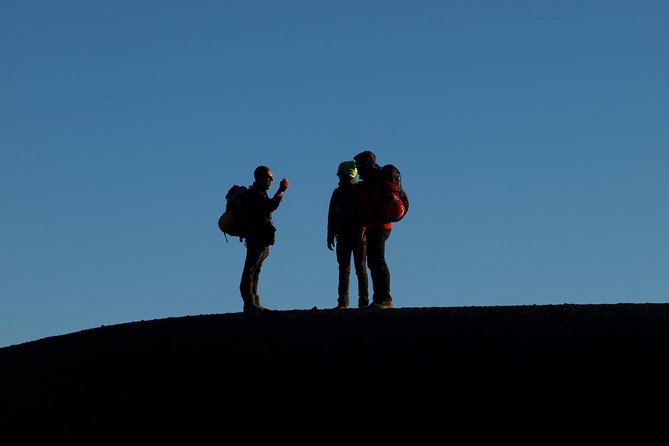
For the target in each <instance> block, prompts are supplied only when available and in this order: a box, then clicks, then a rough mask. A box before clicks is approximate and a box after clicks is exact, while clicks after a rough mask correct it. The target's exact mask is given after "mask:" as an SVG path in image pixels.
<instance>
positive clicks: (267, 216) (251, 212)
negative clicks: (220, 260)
mask: <svg viewBox="0 0 669 446" xmlns="http://www.w3.org/2000/svg"><path fill="white" fill-rule="evenodd" d="M253 178H254V181H253V184H252V185H251V187H249V190H248V191H247V192H246V194H245V196H244V200H245V209H246V214H247V217H248V221H249V231H248V234H247V235H246V240H245V244H246V259H245V260H244V269H243V271H242V278H241V281H240V283H239V291H240V293H241V296H242V300H243V301H244V313H260V312H265V311H269V310H268V309H267V308H265V307H263V306H262V305H261V304H260V296H259V295H258V280H259V278H260V270H261V268H262V265H263V262H264V261H265V259H267V256H268V255H269V247H270V246H271V245H273V244H274V240H275V232H276V228H275V227H274V224H273V222H272V212H274V211H275V210H276V209H277V208H278V207H279V205H280V204H281V200H282V198H283V194H284V193H285V192H286V190H287V189H288V180H287V179H285V178H284V179H282V180H281V181H280V183H279V188H278V189H277V191H276V193H275V194H274V196H273V197H272V198H270V197H269V195H268V194H267V191H268V190H269V188H270V186H271V185H272V182H273V181H274V176H273V175H272V170H271V169H270V168H269V167H267V166H258V167H256V169H255V170H254V172H253Z"/></svg>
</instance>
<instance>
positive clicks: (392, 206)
mask: <svg viewBox="0 0 669 446" xmlns="http://www.w3.org/2000/svg"><path fill="white" fill-rule="evenodd" d="M379 179H380V181H379V188H380V191H379V201H380V202H379V216H380V217H381V220H383V221H386V222H390V223H396V222H398V221H400V220H402V219H403V218H404V216H405V215H406V214H407V212H409V197H408V195H407V193H406V191H405V190H404V187H403V186H402V175H401V174H400V171H399V169H398V168H397V167H395V166H394V165H392V164H386V165H385V166H383V167H382V168H381V174H380V176H379Z"/></svg>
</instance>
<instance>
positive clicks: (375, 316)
mask: <svg viewBox="0 0 669 446" xmlns="http://www.w3.org/2000/svg"><path fill="white" fill-rule="evenodd" d="M668 347H669V304H603V305H571V304H565V305H532V306H499V307H453V308H441V307H440V308H396V309H392V310H357V309H351V310H343V311H342V310H295V311H275V312H271V313H267V314H254V315H245V314H241V313H231V314H212V315H201V316H186V317H178V318H167V319H159V320H152V321H141V322H131V323H125V324H119V325H112V326H102V327H99V328H95V329H90V330H83V331H80V332H76V333H71V334H65V335H62V336H54V337H49V338H45V339H41V340H37V341H33V342H27V343H24V344H20V345H15V346H10V347H5V348H2V349H0V370H2V372H1V373H2V377H3V380H2V383H3V386H5V390H4V391H3V396H2V399H1V403H0V404H1V406H0V410H1V411H2V412H1V413H2V415H1V417H2V418H0V422H2V423H3V424H4V425H5V427H6V426H8V425H11V426H14V427H15V426H20V425H22V424H23V423H26V422H27V421H28V420H30V422H31V423H36V422H51V423H53V425H55V426H57V427H56V428H55V429H56V432H58V433H60V434H63V432H64V430H66V429H67V426H70V424H68V423H69V422H71V421H72V420H79V421H77V422H82V421H85V425H86V426H88V428H89V429H110V424H113V425H118V426H125V427H127V426H134V428H135V429H138V426H144V427H146V426H151V425H153V426H155V423H165V422H167V420H172V422H174V423H176V424H175V426H182V427H183V426H192V423H193V422H195V421H193V420H197V423H204V424H205V425H206V426H209V427H210V428H213V427H214V426H219V425H220V423H221V422H222V421H221V420H223V419H225V420H227V421H226V423H229V424H231V425H232V426H239V425H242V424H245V423H250V422H251V421H253V420H258V419H266V417H267V415H268V414H271V416H272V419H273V420H277V419H282V418H283V417H286V418H292V417H291V416H289V415H294V416H295V417H297V418H298V419H301V418H305V419H307V418H309V417H316V416H321V417H323V419H324V420H328V421H332V418H331V417H333V416H336V412H337V411H336V410H335V409H334V407H335V406H336V405H342V411H343V413H344V414H345V416H346V417H347V418H350V416H351V414H352V413H353V412H360V411H363V412H365V413H366V414H367V416H371V417H375V416H378V417H381V418H383V417H382V415H383V414H387V415H388V416H392V417H393V418H397V417H398V416H400V415H401V416H402V417H403V419H404V421H405V422H406V420H408V419H410V418H411V417H412V416H414V415H417V414H419V413H421V414H422V415H421V416H422V417H423V418H425V417H427V415H428V414H429V415H431V416H436V414H438V413H442V412H435V411H434V410H432V409H430V410H429V411H428V410H427V409H426V408H427V407H428V406H429V407H432V406H434V405H437V406H439V405H442V406H444V407H442V410H445V411H455V412H457V414H459V415H460V416H462V415H463V414H464V413H477V414H478V415H477V416H480V417H485V416H492V415H494V416H503V415H504V414H508V411H509V410H510V408H511V407H515V404H516V403H522V405H521V407H524V411H526V412H527V413H525V415H526V416H528V415H532V414H534V415H536V411H539V412H541V411H543V412H546V411H551V412H552V411H557V410H562V409H560V408H564V407H565V405H567V406H568V407H569V408H570V409H569V410H570V413H581V411H584V412H583V413H585V412H589V413H590V411H592V410H595V412H596V413H598V414H601V413H602V411H605V410H607V409H610V408H611V407H612V406H611V404H614V405H615V404H616V403H615V401H612V395H613V394H612V393H611V392H609V390H610V386H611V385H612V383H615V386H616V392H615V395H616V398H618V399H619V401H620V399H621V398H627V399H629V398H635V397H637V396H638V397H640V396H642V395H644V392H647V391H648V392H650V391H651V390H652V391H653V392H656V391H657V390H658V389H659V388H660V386H661V383H664V382H665V381H666V377H667V376H669V375H667V372H668V371H669V370H668V367H667V365H666V364H665V362H666V360H665V357H666V355H667V351H669V350H668ZM662 385H663V384H662ZM639 392H641V393H639ZM576 401H578V402H579V403H578V404H575V402H576ZM636 403H637V404H638V403H640V401H636ZM289 407H291V408H290V409H289ZM435 407H436V406H435ZM616 407H617V406H616ZM224 413H225V414H227V415H223V414H224ZM195 414H197V416H194V415H195ZM442 415H443V413H442ZM112 420H114V421H113V422H112ZM175 420H178V421H175ZM186 420H190V421H188V422H186ZM205 420H208V421H205ZM207 422H208V423H209V424H207ZM112 430H113V429H112ZM205 430H206V429H205Z"/></svg>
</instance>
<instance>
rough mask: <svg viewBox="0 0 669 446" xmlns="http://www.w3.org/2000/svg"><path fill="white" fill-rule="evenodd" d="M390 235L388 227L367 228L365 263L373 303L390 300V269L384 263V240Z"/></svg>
mask: <svg viewBox="0 0 669 446" xmlns="http://www.w3.org/2000/svg"><path fill="white" fill-rule="evenodd" d="M389 236H390V230H389V229H368V230H367V264H368V265H369V271H370V273H371V276H372V287H373V288H374V294H373V295H372V303H373V304H387V303H388V302H392V297H391V296H390V271H389V269H388V265H387V264H386V240H388V237H389Z"/></svg>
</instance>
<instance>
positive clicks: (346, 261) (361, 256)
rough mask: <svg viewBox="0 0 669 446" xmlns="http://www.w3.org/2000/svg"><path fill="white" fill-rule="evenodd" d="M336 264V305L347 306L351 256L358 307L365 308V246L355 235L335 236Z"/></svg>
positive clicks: (366, 292)
mask: <svg viewBox="0 0 669 446" xmlns="http://www.w3.org/2000/svg"><path fill="white" fill-rule="evenodd" d="M336 249H337V251H336V252H337V264H338V265H339V286H338V288H337V292H338V298H337V304H338V305H340V306H348V304H349V298H348V290H349V277H350V275H351V254H352V255H353V266H354V268H355V275H356V277H357V279H358V307H366V306H367V305H368V304H369V291H368V287H367V262H366V259H365V255H366V249H365V244H364V243H363V242H362V241H361V240H359V237H357V234H356V235H353V236H342V235H337V246H336Z"/></svg>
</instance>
